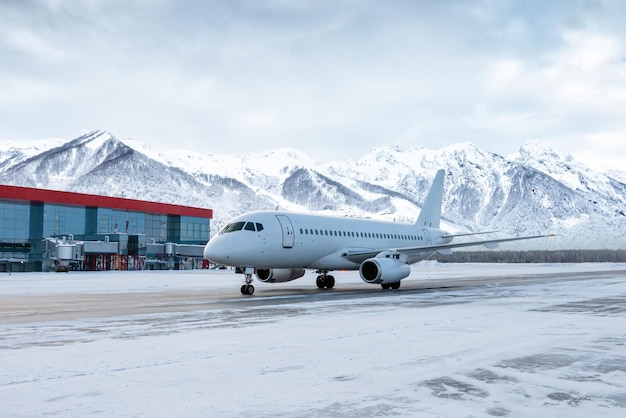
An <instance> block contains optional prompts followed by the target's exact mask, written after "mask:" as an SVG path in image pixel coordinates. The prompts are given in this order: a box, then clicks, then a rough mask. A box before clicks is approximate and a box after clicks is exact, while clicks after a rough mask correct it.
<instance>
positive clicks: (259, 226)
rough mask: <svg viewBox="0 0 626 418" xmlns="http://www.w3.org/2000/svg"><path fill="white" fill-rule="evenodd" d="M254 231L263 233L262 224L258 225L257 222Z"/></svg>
mask: <svg viewBox="0 0 626 418" xmlns="http://www.w3.org/2000/svg"><path fill="white" fill-rule="evenodd" d="M256 230H257V231H259V232H261V231H263V224H260V223H258V222H257V224H256Z"/></svg>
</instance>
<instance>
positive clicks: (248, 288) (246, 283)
mask: <svg viewBox="0 0 626 418" xmlns="http://www.w3.org/2000/svg"><path fill="white" fill-rule="evenodd" d="M253 274H254V268H250V267H246V269H245V270H244V275H243V285H242V286H241V294H242V295H247V296H251V295H253V294H254V286H252V284H251V283H252V275H253Z"/></svg>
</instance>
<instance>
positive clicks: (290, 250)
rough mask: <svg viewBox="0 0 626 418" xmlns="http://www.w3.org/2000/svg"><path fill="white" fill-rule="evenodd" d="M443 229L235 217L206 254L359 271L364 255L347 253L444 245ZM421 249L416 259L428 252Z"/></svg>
mask: <svg viewBox="0 0 626 418" xmlns="http://www.w3.org/2000/svg"><path fill="white" fill-rule="evenodd" d="M444 236H445V233H444V231H442V230H440V229H437V228H424V227H420V226H417V225H414V224H400V223H392V222H383V221H373V220H367V219H357V218H345V217H333V216H321V215H311V214H301V213H291V212H252V213H248V214H245V215H242V216H239V217H237V218H235V219H233V220H232V221H230V223H229V224H228V225H227V226H226V227H224V228H223V229H222V230H221V231H220V232H219V233H218V235H216V236H215V237H213V239H211V240H210V241H209V242H208V243H207V245H206V247H205V249H204V256H205V258H207V259H209V260H211V261H213V262H215V263H218V264H224V265H229V266H235V267H256V268H306V269H319V270H358V269H359V266H360V264H361V262H363V260H365V259H366V258H367V256H362V257H358V256H353V257H346V256H345V254H346V251H356V252H358V251H369V250H375V249H377V248H403V247H419V246H421V245H424V246H428V245H432V244H436V243H446V242H449V241H450V239H448V238H442V237H444ZM431 253H432V251H425V252H424V253H423V255H422V256H421V257H419V256H417V257H415V256H414V257H413V259H412V260H411V261H410V262H415V261H419V259H423V258H425V257H427V256H428V255H429V254H431Z"/></svg>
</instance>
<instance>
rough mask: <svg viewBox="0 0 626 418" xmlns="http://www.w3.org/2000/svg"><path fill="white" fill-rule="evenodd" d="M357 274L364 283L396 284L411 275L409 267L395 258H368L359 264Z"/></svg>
mask: <svg viewBox="0 0 626 418" xmlns="http://www.w3.org/2000/svg"><path fill="white" fill-rule="evenodd" d="M359 274H360V275H361V279H363V281H364V282H365V283H372V284H387V283H397V282H399V281H400V280H402V279H404V278H405V277H407V276H408V275H409V274H411V267H409V265H408V264H406V263H405V262H403V261H400V260H398V259H397V258H386V257H380V258H368V259H367V260H365V261H364V262H362V263H361V266H360V267H359Z"/></svg>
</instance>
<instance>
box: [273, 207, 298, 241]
mask: <svg viewBox="0 0 626 418" xmlns="http://www.w3.org/2000/svg"><path fill="white" fill-rule="evenodd" d="M276 217H277V218H278V222H280V228H281V229H282V231H283V248H292V247H293V243H294V242H295V236H294V233H293V225H292V224H291V220H290V219H289V218H288V217H287V216H285V215H276Z"/></svg>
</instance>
